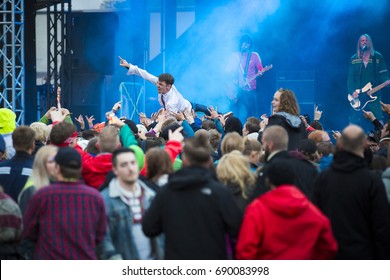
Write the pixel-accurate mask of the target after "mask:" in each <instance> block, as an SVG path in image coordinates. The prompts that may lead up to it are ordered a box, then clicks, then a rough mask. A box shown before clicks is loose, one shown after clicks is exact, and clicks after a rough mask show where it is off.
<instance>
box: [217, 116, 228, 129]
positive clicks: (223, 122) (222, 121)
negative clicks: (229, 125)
mask: <svg viewBox="0 0 390 280" xmlns="http://www.w3.org/2000/svg"><path fill="white" fill-rule="evenodd" d="M217 119H218V120H219V122H220V123H221V125H222V127H225V122H226V120H225V118H224V117H223V116H222V115H218V116H217Z"/></svg>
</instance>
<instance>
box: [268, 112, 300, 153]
mask: <svg viewBox="0 0 390 280" xmlns="http://www.w3.org/2000/svg"><path fill="white" fill-rule="evenodd" d="M270 125H280V126H282V127H283V128H284V129H286V131H287V134H288V150H289V151H291V150H295V149H296V148H297V147H298V144H299V142H300V141H301V140H302V139H306V138H307V133H306V128H305V125H304V124H303V122H302V121H301V119H300V118H299V117H298V116H293V115H291V114H289V113H285V112H280V113H276V114H273V115H272V116H271V117H269V119H268V125H267V126H270Z"/></svg>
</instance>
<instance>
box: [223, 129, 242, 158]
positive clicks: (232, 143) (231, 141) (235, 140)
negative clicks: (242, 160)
mask: <svg viewBox="0 0 390 280" xmlns="http://www.w3.org/2000/svg"><path fill="white" fill-rule="evenodd" d="M234 150H237V151H240V152H241V153H242V152H243V151H244V139H243V138H242V137H241V135H240V134H238V132H235V131H234V132H229V133H228V134H226V135H225V137H224V138H223V139H222V143H221V152H222V155H225V154H228V153H230V152H232V151H234Z"/></svg>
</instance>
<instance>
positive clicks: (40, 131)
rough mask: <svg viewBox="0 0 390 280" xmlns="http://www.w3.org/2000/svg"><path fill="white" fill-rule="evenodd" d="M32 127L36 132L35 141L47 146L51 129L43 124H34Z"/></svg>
mask: <svg viewBox="0 0 390 280" xmlns="http://www.w3.org/2000/svg"><path fill="white" fill-rule="evenodd" d="M30 127H31V128H32V129H33V130H34V131H35V140H36V141H39V142H42V143H44V144H46V142H47V139H48V138H49V133H50V129H49V127H48V126H47V125H46V124H44V123H42V122H33V123H32V124H30Z"/></svg>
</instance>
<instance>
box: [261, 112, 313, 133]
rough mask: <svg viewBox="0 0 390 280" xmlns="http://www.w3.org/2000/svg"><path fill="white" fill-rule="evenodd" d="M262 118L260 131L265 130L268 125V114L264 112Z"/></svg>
mask: <svg viewBox="0 0 390 280" xmlns="http://www.w3.org/2000/svg"><path fill="white" fill-rule="evenodd" d="M260 119H261V121H260V131H263V130H264V129H265V127H266V126H267V124H268V117H267V114H262V115H261V117H260ZM305 121H306V120H305Z"/></svg>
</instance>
